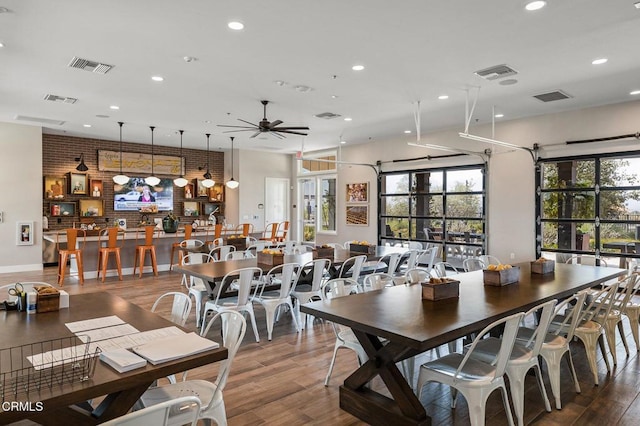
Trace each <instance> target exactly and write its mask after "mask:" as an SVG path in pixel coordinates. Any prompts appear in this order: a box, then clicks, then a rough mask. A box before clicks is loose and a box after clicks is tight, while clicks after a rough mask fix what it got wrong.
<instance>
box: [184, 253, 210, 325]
mask: <svg viewBox="0 0 640 426" xmlns="http://www.w3.org/2000/svg"><path fill="white" fill-rule="evenodd" d="M214 261H215V259H214V258H213V256H211V255H209V254H206V253H189V254H187V255H185V256H184V257H183V258H182V263H183V264H184V265H193V264H198V263H207V262H214ZM182 285H184V286H185V287H186V288H187V290H188V291H189V296H193V299H194V300H195V305H196V327H200V325H201V324H200V320H201V314H202V307H203V306H202V305H203V302H204V300H205V299H206V298H207V297H208V296H209V291H208V290H207V286H206V284H205V283H204V281H203V280H202V278H199V277H195V276H193V275H192V276H190V277H189V279H187V276H186V274H183V275H182Z"/></svg>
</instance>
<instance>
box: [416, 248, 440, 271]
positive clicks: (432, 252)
mask: <svg viewBox="0 0 640 426" xmlns="http://www.w3.org/2000/svg"><path fill="white" fill-rule="evenodd" d="M436 254H438V247H429V248H427V249H425V250H422V252H420V253H418V259H417V260H416V265H419V266H423V267H426V268H427V269H428V270H431V268H433V263H434V261H435V259H436Z"/></svg>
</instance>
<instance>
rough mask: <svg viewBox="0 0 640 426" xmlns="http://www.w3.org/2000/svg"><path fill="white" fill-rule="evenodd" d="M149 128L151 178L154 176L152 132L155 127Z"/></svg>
mask: <svg viewBox="0 0 640 426" xmlns="http://www.w3.org/2000/svg"><path fill="white" fill-rule="evenodd" d="M149 128H150V129H151V176H155V174H154V173H153V131H154V129H155V126H149Z"/></svg>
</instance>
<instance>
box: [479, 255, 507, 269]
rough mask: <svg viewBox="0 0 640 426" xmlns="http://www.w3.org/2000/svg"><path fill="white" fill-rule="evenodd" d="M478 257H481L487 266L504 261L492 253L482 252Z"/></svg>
mask: <svg viewBox="0 0 640 426" xmlns="http://www.w3.org/2000/svg"><path fill="white" fill-rule="evenodd" d="M478 259H480V260H481V261H482V263H484V264H485V266H489V265H500V264H501V263H502V262H500V259H498V258H497V257H495V256H492V255H490V254H481V255H480V256H478Z"/></svg>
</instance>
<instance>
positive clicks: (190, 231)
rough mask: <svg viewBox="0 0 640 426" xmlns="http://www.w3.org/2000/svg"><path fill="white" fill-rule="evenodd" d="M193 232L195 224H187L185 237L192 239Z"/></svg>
mask: <svg viewBox="0 0 640 426" xmlns="http://www.w3.org/2000/svg"><path fill="white" fill-rule="evenodd" d="M192 232H193V225H191V224H190V223H188V224H186V225H185V226H184V239H185V240H190V239H191V233H192Z"/></svg>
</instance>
